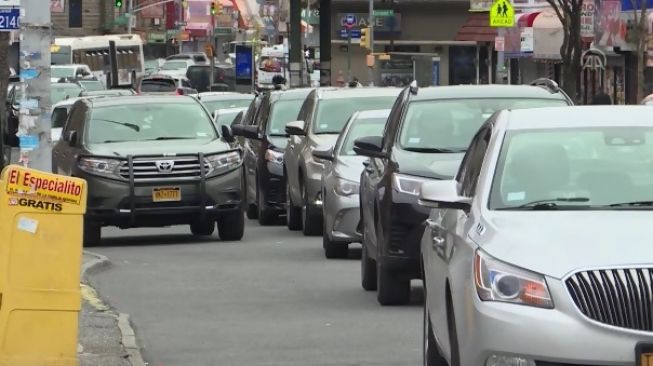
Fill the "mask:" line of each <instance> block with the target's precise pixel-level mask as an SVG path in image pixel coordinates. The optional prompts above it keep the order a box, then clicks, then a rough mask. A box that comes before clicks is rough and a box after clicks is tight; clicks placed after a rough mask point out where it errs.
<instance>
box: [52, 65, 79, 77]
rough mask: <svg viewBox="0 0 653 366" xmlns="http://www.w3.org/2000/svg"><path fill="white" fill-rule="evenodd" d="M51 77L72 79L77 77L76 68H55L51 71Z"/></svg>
mask: <svg viewBox="0 0 653 366" xmlns="http://www.w3.org/2000/svg"><path fill="white" fill-rule="evenodd" d="M50 77H53V78H59V79H60V78H72V77H75V68H74V67H53V68H51V69H50Z"/></svg>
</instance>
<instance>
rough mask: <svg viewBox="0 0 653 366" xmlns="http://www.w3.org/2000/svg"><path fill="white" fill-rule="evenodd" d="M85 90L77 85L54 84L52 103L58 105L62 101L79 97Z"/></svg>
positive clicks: (51, 92)
mask: <svg viewBox="0 0 653 366" xmlns="http://www.w3.org/2000/svg"><path fill="white" fill-rule="evenodd" d="M83 90H84V89H83V88H82V87H81V86H79V85H76V84H59V85H57V84H53V85H52V87H51V88H50V101H51V103H52V104H57V103H59V102H61V101H62V100H65V99H68V98H72V97H78V96H79V93H81V92H82V91H83Z"/></svg>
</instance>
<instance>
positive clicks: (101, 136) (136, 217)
mask: <svg viewBox="0 0 653 366" xmlns="http://www.w3.org/2000/svg"><path fill="white" fill-rule="evenodd" d="M180 121H183V123H180ZM229 132H230V131H229V129H228V128H224V129H223V131H222V134H219V133H218V131H217V130H216V128H215V126H214V125H213V121H212V118H211V116H210V114H209V113H208V112H207V111H206V109H205V108H204V107H202V105H201V104H200V103H199V101H198V100H197V99H195V98H192V97H184V96H141V97H138V98H135V97H112V98H89V99H86V98H83V99H80V100H78V101H77V102H76V103H75V104H74V105H73V107H72V108H71V110H70V115H69V117H68V122H67V123H66V126H65V128H64V131H63V138H62V139H61V140H60V141H59V142H58V143H57V144H56V145H55V147H54V149H53V152H52V155H53V157H52V159H53V161H52V166H53V170H54V171H55V172H56V173H58V174H64V175H70V176H76V177H80V178H83V179H85V180H86V181H87V183H88V207H87V210H86V216H85V218H84V242H85V243H86V245H95V244H98V243H99V242H100V228H101V227H103V226H118V227H120V228H131V227H144V226H153V227H160V226H168V225H190V229H191V232H192V233H193V234H194V235H199V236H208V235H211V234H212V233H213V232H214V230H215V226H216V225H215V224H216V221H217V226H218V231H219V234H220V238H221V239H222V240H240V239H241V238H242V236H243V230H244V213H243V202H242V191H241V172H242V170H241V165H242V152H241V150H240V149H239V148H238V147H237V146H236V145H234V144H233V136H231V135H230V134H229Z"/></svg>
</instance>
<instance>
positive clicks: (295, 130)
mask: <svg viewBox="0 0 653 366" xmlns="http://www.w3.org/2000/svg"><path fill="white" fill-rule="evenodd" d="M305 126H306V123H304V121H294V122H288V123H287V124H286V133H287V134H289V135H291V136H292V135H297V136H304V135H306V132H304V127H305Z"/></svg>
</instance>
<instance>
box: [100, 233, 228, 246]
mask: <svg viewBox="0 0 653 366" xmlns="http://www.w3.org/2000/svg"><path fill="white" fill-rule="evenodd" d="M218 242H220V243H237V242H235V241H222V240H220V239H219V238H218V236H217V235H213V236H210V237H196V236H193V235H191V234H187V235H184V234H164V235H135V236H113V237H108V238H105V239H102V243H101V244H100V247H124V246H160V245H179V244H215V243H218Z"/></svg>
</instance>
